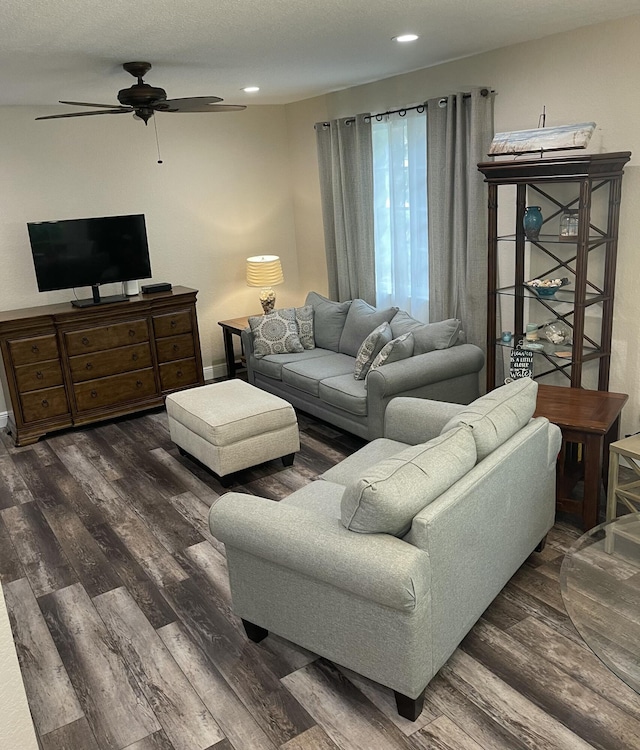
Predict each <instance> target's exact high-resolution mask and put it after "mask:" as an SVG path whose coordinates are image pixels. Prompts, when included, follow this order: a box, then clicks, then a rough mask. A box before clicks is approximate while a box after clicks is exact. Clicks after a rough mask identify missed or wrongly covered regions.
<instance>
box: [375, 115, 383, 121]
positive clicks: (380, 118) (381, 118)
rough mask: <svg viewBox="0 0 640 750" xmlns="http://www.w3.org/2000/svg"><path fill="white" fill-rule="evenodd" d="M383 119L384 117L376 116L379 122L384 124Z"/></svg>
mask: <svg viewBox="0 0 640 750" xmlns="http://www.w3.org/2000/svg"><path fill="white" fill-rule="evenodd" d="M383 119H384V117H383V115H376V121H377V122H382V120H383Z"/></svg>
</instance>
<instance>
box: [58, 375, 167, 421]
mask: <svg viewBox="0 0 640 750" xmlns="http://www.w3.org/2000/svg"><path fill="white" fill-rule="evenodd" d="M73 390H74V392H75V395H76V404H77V406H78V411H87V410H89V409H97V408H99V407H101V406H113V405H114V404H125V403H129V402H131V401H137V400H138V399H141V398H146V397H147V396H153V395H154V394H155V393H157V392H158V391H157V389H156V379H155V376H154V372H153V369H147V370H136V371H135V372H126V373H123V374H122V375H112V376H111V377H110V378H99V379H97V380H87V381H86V382H84V383H76V384H75V385H74V386H73Z"/></svg>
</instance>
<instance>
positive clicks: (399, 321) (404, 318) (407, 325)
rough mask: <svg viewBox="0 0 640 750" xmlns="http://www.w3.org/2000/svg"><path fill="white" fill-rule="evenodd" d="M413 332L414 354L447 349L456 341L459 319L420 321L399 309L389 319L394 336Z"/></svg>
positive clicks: (458, 333) (458, 332)
mask: <svg viewBox="0 0 640 750" xmlns="http://www.w3.org/2000/svg"><path fill="white" fill-rule="evenodd" d="M409 332H411V333H413V338H414V349H413V353H414V354H426V353H427V352H432V351H434V350H436V349H448V348H449V347H450V346H453V345H454V344H456V343H457V342H458V338H459V335H460V321H459V320H458V319H457V318H450V319H449V320H441V321H439V322H438V323H421V322H420V321H419V320H416V319H415V318H412V317H411V315H409V314H408V313H406V312H404V310H400V311H399V312H397V313H396V315H395V316H394V318H393V319H392V320H391V333H392V334H393V337H394V338H397V337H398V336H401V335H402V334H403V333H409Z"/></svg>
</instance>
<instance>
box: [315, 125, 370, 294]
mask: <svg viewBox="0 0 640 750" xmlns="http://www.w3.org/2000/svg"><path fill="white" fill-rule="evenodd" d="M316 138H317V146H318V163H319V167H320V192H321V198H322V218H323V223H324V237H325V249H326V254H327V272H328V275H329V296H330V297H331V299H334V300H337V301H339V302H342V301H345V300H349V299H357V298H360V299H363V300H366V301H367V302H368V303H369V304H371V305H375V304H376V291H375V288H376V287H375V253H374V239H373V156H372V149H371V122H370V120H369V115H367V114H361V115H357V116H356V117H347V118H344V119H341V120H332V121H331V122H330V123H317V124H316Z"/></svg>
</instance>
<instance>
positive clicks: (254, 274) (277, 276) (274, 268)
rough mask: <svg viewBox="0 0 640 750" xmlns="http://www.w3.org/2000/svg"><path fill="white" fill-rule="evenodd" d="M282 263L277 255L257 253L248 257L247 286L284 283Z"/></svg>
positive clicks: (266, 285)
mask: <svg viewBox="0 0 640 750" xmlns="http://www.w3.org/2000/svg"><path fill="white" fill-rule="evenodd" d="M283 281H284V276H283V275H282V264H281V263H280V258H279V257H278V256H277V255H256V256H254V257H253V258H247V286H261V287H268V286H275V285H276V284H282V282H283Z"/></svg>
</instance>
